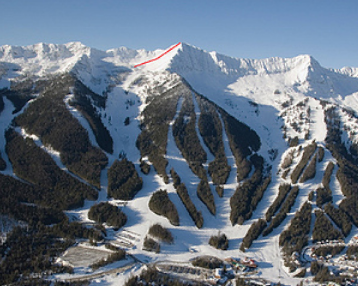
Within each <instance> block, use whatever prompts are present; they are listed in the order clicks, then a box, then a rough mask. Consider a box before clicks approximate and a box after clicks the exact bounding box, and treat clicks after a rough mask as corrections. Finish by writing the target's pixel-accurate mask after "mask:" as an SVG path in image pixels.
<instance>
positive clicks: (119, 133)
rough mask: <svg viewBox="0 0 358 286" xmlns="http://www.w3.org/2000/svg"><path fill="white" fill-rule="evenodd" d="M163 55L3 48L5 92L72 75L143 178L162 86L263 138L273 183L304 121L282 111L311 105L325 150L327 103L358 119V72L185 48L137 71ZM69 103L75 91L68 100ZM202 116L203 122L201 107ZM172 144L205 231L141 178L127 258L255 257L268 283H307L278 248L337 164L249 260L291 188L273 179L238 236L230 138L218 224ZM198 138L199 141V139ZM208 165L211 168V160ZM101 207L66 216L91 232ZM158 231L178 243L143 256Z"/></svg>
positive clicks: (131, 208) (119, 280) (155, 183)
mask: <svg viewBox="0 0 358 286" xmlns="http://www.w3.org/2000/svg"><path fill="white" fill-rule="evenodd" d="M164 51H165V50H155V51H145V50H131V49H128V48H125V47H121V48H118V49H111V50H108V51H99V50H96V49H93V48H89V47H86V46H84V45H83V44H81V43H78V42H73V43H68V44H64V45H55V44H44V43H40V44H36V45H32V46H26V47H17V46H2V47H0V88H3V87H9V86H10V81H19V80H22V79H24V78H25V77H27V76H31V77H34V78H36V77H43V76H45V77H46V76H49V75H53V74H61V73H64V72H72V73H74V74H75V75H77V76H78V77H79V79H80V80H82V81H83V83H84V84H86V85H87V86H88V87H90V88H91V89H92V90H93V91H95V92H97V93H99V94H105V95H106V96H107V104H106V108H105V109H102V110H101V111H100V112H101V116H102V120H103V123H104V125H105V126H106V127H107V129H108V130H109V132H110V134H111V136H112V138H113V141H114V152H113V155H111V154H107V156H108V158H109V166H110V165H111V164H112V163H113V162H114V160H116V159H117V158H118V154H119V153H121V152H124V153H125V154H126V156H127V158H128V159H129V160H131V161H132V162H134V163H135V165H136V168H137V171H138V172H140V168H139V159H140V153H139V151H138V150H137V148H136V147H135V142H136V138H137V136H138V134H139V133H140V129H139V123H140V118H141V117H140V116H141V114H140V113H141V111H142V110H143V109H144V108H145V106H146V103H145V100H146V97H147V95H148V92H149V91H152V90H151V87H152V86H153V85H162V86H163V88H164V89H168V88H170V87H173V86H174V85H176V84H177V83H178V80H179V76H181V77H183V78H184V79H185V80H186V81H187V82H188V83H189V84H190V85H191V87H192V88H193V89H194V90H195V91H196V92H198V93H201V94H203V95H204V96H206V97H207V98H209V99H210V100H211V101H213V102H214V103H216V104H217V105H219V106H220V107H222V108H224V109H225V110H226V111H227V112H228V113H230V114H231V115H233V116H234V117H236V118H237V119H239V120H240V121H243V122H244V123H247V124H248V125H249V126H250V127H251V128H253V129H254V130H255V131H256V132H257V133H258V134H259V136H260V138H261V143H262V146H261V149H260V151H259V153H260V154H261V155H262V156H264V158H265V159H266V161H267V162H270V163H271V164H272V165H273V170H272V172H273V173H277V172H278V170H279V164H280V162H281V159H282V158H284V157H285V155H286V154H287V142H285V140H284V139H283V138H282V135H283V133H282V130H281V127H282V125H283V124H284V123H287V122H289V121H290V120H291V121H292V120H294V119H295V117H296V115H295V114H294V112H296V111H293V109H292V110H291V111H290V109H289V108H288V109H286V108H284V107H283V104H284V103H286V102H290V108H291V107H292V106H294V105H295V104H297V103H298V102H300V101H303V100H304V99H305V98H309V106H310V108H311V116H310V121H309V123H307V122H306V121H305V123H303V125H302V126H303V127H302V129H303V130H306V129H309V131H310V139H311V140H316V142H317V143H318V144H323V142H324V140H325V137H326V132H327V130H326V125H325V123H324V110H323V107H322V106H321V105H320V104H319V99H325V100H329V101H332V103H337V104H341V105H343V106H345V107H347V108H348V109H353V110H355V111H357V112H358V69H357V68H343V69H341V70H332V69H326V68H323V67H321V66H320V65H319V63H318V62H317V61H316V60H315V59H313V58H312V57H311V56H308V55H301V56H297V57H294V58H269V59H262V60H251V59H237V58H231V57H227V56H224V55H221V54H218V53H216V52H206V51H204V50H202V49H199V48H196V47H193V46H191V45H188V44H181V45H179V46H178V47H177V48H175V49H173V50H172V51H170V52H169V53H167V54H166V55H165V56H163V57H162V58H160V59H159V60H157V61H154V62H152V63H148V64H146V65H143V66H140V67H138V68H134V65H135V64H139V63H141V62H144V61H147V60H149V59H153V58H156V57H158V56H159V55H160V54H162V53H163V52H164ZM178 75H179V76H178ZM70 96H71V93H70V91H69V95H68V97H67V98H70ZM4 101H5V109H4V111H3V112H2V113H1V114H0V119H1V120H0V132H2V133H4V132H5V130H6V128H7V127H8V126H9V124H10V123H11V120H12V119H13V117H14V116H16V114H12V113H11V112H12V110H13V107H12V104H11V103H10V101H8V100H7V99H5V100H4ZM179 105H180V104H179ZM179 107H180V106H178V108H179ZM195 107H196V112H198V107H197V106H195ZM67 108H68V109H69V110H70V111H71V113H72V114H73V115H74V116H75V117H76V118H77V119H78V120H79V122H80V123H81V124H82V125H83V126H84V128H86V130H88V132H89V135H90V139H91V142H92V143H93V144H94V145H96V140H95V138H94V135H93V132H92V130H91V129H90V127H89V125H88V123H87V122H86V120H85V119H84V118H83V117H82V116H81V114H80V113H79V112H78V111H77V110H76V109H74V108H73V107H70V106H69V105H67ZM285 110H286V111H287V116H286V117H282V118H281V117H280V115H281V113H282V112H283V111H285ZM340 115H341V119H342V120H343V123H342V124H344V125H345V126H349V127H350V128H351V129H353V128H355V127H356V124H357V122H356V120H355V119H354V118H353V119H352V118H351V117H349V116H348V115H347V114H346V113H342V114H340ZM127 117H128V118H129V120H130V124H129V125H127V126H125V125H124V121H125V119H126V118H127ZM291 121H290V122H291ZM305 128H306V129H305ZM288 133H289V135H290V136H293V135H297V134H296V133H295V131H294V130H293V129H290V130H288ZM23 135H24V134H23ZM25 135H26V134H25ZM168 135H169V137H168V145H167V150H168V152H167V154H166V156H167V159H168V162H169V166H168V169H167V170H170V168H171V167H174V168H175V170H176V171H177V172H178V174H179V175H180V177H181V178H182V180H183V181H184V183H185V184H186V186H187V188H188V191H189V193H190V196H191V199H192V200H193V202H194V204H195V206H196V207H197V209H198V210H200V211H202V213H203V217H204V227H203V229H200V230H199V229H197V228H196V227H195V225H194V223H193V221H192V219H191V218H190V216H189V214H188V212H187V211H186V209H185V208H184V206H183V204H182V203H181V201H180V199H179V197H178V196H177V195H176V191H175V189H174V187H173V185H172V183H171V182H170V183H169V184H167V185H166V184H165V183H164V182H163V180H162V179H161V178H160V177H159V176H158V175H156V174H155V172H154V171H153V168H152V170H151V172H150V173H149V174H148V175H147V176H145V175H142V174H141V176H142V178H143V189H142V190H141V191H140V192H139V193H138V194H137V196H136V197H135V198H134V199H133V200H132V201H129V202H128V204H127V205H126V206H124V207H123V208H122V210H123V211H124V212H125V213H126V214H127V216H128V222H127V224H126V226H125V231H130V232H133V233H135V234H136V235H137V238H138V239H137V240H136V241H134V242H133V243H134V247H133V248H132V249H130V250H129V252H130V253H131V254H134V255H135V256H136V257H138V258H140V259H141V260H143V261H148V262H155V261H162V260H170V261H189V260H190V259H191V258H194V257H196V256H198V255H213V256H218V257H221V258H225V257H228V256H232V257H237V258H239V257H241V258H244V257H245V256H249V257H252V258H253V259H255V260H257V261H258V265H259V274H258V275H259V276H260V277H263V278H267V279H269V280H272V281H276V282H278V281H279V280H280V281H281V282H283V283H285V284H287V285H296V284H297V283H299V281H300V280H299V279H296V278H292V277H291V275H289V274H288V273H287V272H286V269H285V267H284V265H283V261H282V258H281V253H280V249H279V246H278V238H279V235H280V233H281V232H282V230H283V229H284V228H285V227H287V225H288V224H289V221H290V219H291V218H292V217H293V215H294V212H295V211H297V210H298V209H299V208H300V206H302V204H303V203H304V201H306V200H307V196H308V193H309V191H310V190H312V189H315V188H316V187H317V186H319V185H320V183H321V180H322V177H323V172H324V168H325V166H326V165H327V164H328V162H329V161H334V160H333V158H332V156H330V154H326V156H325V159H324V161H323V162H321V163H320V164H319V165H318V170H319V171H318V174H317V176H316V178H315V179H314V180H311V181H308V182H305V183H302V184H300V190H301V191H300V193H299V196H298V198H297V200H296V203H295V205H294V206H293V208H292V210H291V213H290V214H289V215H288V216H287V218H286V219H285V221H284V223H283V224H282V225H280V226H279V227H278V228H276V229H275V230H274V231H273V233H272V234H271V235H269V236H267V237H265V238H263V237H259V239H258V240H256V241H255V242H254V243H253V245H252V247H251V248H250V249H249V250H248V251H247V252H246V253H242V252H241V251H240V250H239V246H240V243H241V241H242V238H243V237H244V236H245V234H246V232H247V230H248V229H249V227H250V225H251V224H252V222H254V221H255V220H257V219H258V218H261V217H263V216H264V214H265V212H266V210H267V208H268V207H269V205H270V204H271V203H272V201H273V200H274V199H275V197H276V195H277V193H278V186H279V184H280V183H282V182H285V180H284V179H282V178H281V177H280V176H274V178H275V179H274V180H273V181H272V182H271V184H270V186H269V188H268V189H267V191H266V192H265V194H264V197H263V199H262V201H261V202H260V203H259V205H258V207H257V209H256V210H255V212H254V214H253V217H252V219H251V220H249V221H246V222H245V223H244V225H242V226H238V225H235V226H232V225H231V223H230V221H229V215H230V197H231V196H232V194H233V192H234V191H235V189H236V187H237V186H238V182H237V180H236V165H235V160H234V158H233V154H232V153H231V150H230V148H229V144H228V139H227V135H226V134H225V130H223V138H224V146H225V152H226V156H227V158H228V162H229V164H230V166H231V173H230V176H229V179H228V181H227V183H226V184H225V185H224V189H225V191H224V197H223V198H219V196H218V195H217V194H216V192H215V191H214V190H213V194H214V199H215V204H216V207H217V213H218V214H217V215H216V216H212V215H211V214H210V213H209V212H208V210H207V208H206V207H205V205H204V204H203V203H202V202H201V201H200V200H199V199H198V198H197V196H196V187H197V184H198V183H199V179H198V178H197V177H196V176H195V175H194V174H193V173H192V171H191V170H190V168H189V167H188V165H187V163H186V162H185V159H184V158H183V156H182V154H181V153H180V151H179V150H178V148H177V147H176V145H175V141H174V138H173V136H172V132H169V134H168ZM198 135H199V137H200V134H199V132H198ZM1 136H4V134H2V135H1ZM26 136H31V135H26ZM349 136H351V137H352V138H354V139H353V140H357V139H356V134H355V133H354V134H353V133H349V134H347V136H346V137H347V138H348V137H349ZM2 138H3V137H2ZM299 138H300V139H302V138H303V135H302V134H301V135H300V136H299ZM200 139H201V138H200ZM0 142H1V144H0V151H1V155H2V157H3V158H4V159H5V161H6V163H7V169H6V170H5V172H3V173H5V174H10V175H13V173H12V172H13V171H12V168H11V164H10V162H9V160H8V158H7V156H6V153H5V140H3V139H2V140H0ZM270 150H276V152H277V159H275V158H273V157H272V156H270V155H269V153H268V151H270ZM46 151H47V152H50V153H52V155H53V156H55V155H56V156H58V154H57V153H56V150H48V149H47V150H46ZM206 151H207V149H206ZM207 152H208V151H207ZM326 153H327V152H326ZM208 155H210V154H208ZM208 158H209V161H208V163H209V162H210V160H212V156H208ZM298 160H299V157H296V158H295V159H294V164H296V163H297V162H298ZM59 164H60V163H59ZM335 172H336V169H335ZM331 184H332V186H333V185H334V188H332V189H334V203H335V204H336V203H338V202H339V201H340V200H341V199H342V198H343V196H342V194H341V192H340V189H339V184H338V182H337V180H334V181H333V182H332V183H331ZM107 185H108V179H107V170H104V171H103V172H102V176H101V192H100V195H99V199H98V201H97V202H100V201H104V200H108V199H107V198H106V189H107ZM158 189H166V190H167V191H168V194H169V197H170V199H171V200H172V201H173V202H174V204H175V205H176V207H177V209H178V212H179V216H180V226H179V227H174V226H172V225H171V224H170V223H169V222H168V220H167V219H166V218H164V217H161V216H158V215H156V214H154V213H153V212H151V211H150V210H149V207H148V202H149V199H150V195H151V194H152V193H153V192H154V191H156V190H158ZM110 202H111V203H113V204H119V205H123V203H124V202H121V201H118V200H111V199H110ZM94 203H95V202H89V201H86V203H85V206H84V207H83V208H81V209H78V210H75V211H69V212H68V215H69V216H70V217H73V218H76V219H79V220H82V221H84V222H86V223H89V222H91V221H90V220H89V219H88V217H87V213H88V210H89V208H90V207H91V206H92V205H93V204H94ZM154 223H160V224H162V225H163V226H165V227H167V228H168V229H170V231H171V232H172V234H173V236H174V239H175V243H174V244H172V245H167V244H164V243H162V248H161V253H160V254H152V253H149V252H144V251H143V250H142V244H143V240H144V237H145V236H146V234H147V232H148V229H149V227H150V226H151V225H152V224H154ZM219 230H220V231H221V232H222V233H225V234H226V235H227V237H228V238H229V240H230V248H229V251H226V252H225V251H220V250H217V249H214V248H212V247H210V246H209V245H208V240H209V238H210V236H211V235H213V234H216V233H217V232H218V231H219ZM121 232H123V230H120V231H119V232H114V231H110V230H109V238H112V239H118V237H119V236H120V234H121ZM133 269H134V270H133V272H132V271H126V272H125V273H123V274H122V275H119V276H117V277H113V276H105V277H104V278H99V279H96V280H95V281H94V282H93V285H122V284H123V282H124V281H125V280H126V279H128V278H129V277H130V275H132V274H133V273H138V267H134V268H133ZM75 272H76V269H75Z"/></svg>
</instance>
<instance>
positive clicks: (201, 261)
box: [191, 256, 224, 269]
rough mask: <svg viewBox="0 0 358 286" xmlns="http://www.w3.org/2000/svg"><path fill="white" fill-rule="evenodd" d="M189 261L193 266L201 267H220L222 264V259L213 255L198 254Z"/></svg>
mask: <svg viewBox="0 0 358 286" xmlns="http://www.w3.org/2000/svg"><path fill="white" fill-rule="evenodd" d="M191 263H192V264H193V266H195V267H201V268H206V269H215V268H221V267H222V266H223V265H224V263H223V261H222V260H220V259H219V258H217V257H214V256H199V257H196V258H194V260H193V261H192V262H191Z"/></svg>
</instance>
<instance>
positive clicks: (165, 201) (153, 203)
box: [148, 190, 179, 226]
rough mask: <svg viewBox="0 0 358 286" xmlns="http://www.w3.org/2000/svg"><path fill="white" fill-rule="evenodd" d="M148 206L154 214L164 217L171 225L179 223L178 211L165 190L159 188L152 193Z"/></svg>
mask: <svg viewBox="0 0 358 286" xmlns="http://www.w3.org/2000/svg"><path fill="white" fill-rule="evenodd" d="M148 206H149V209H150V210H151V211H152V212H154V213H155V214H157V215H161V216H164V217H166V218H167V219H168V220H169V221H170V223H171V224H172V225H174V226H178V225H179V214H178V211H177V209H176V207H175V205H174V204H173V202H172V201H171V200H170V199H169V196H168V193H167V191H166V190H159V191H157V192H155V193H153V195H152V196H151V198H150V200H149V203H148Z"/></svg>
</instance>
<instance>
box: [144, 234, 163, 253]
mask: <svg viewBox="0 0 358 286" xmlns="http://www.w3.org/2000/svg"><path fill="white" fill-rule="evenodd" d="M143 250H146V251H152V252H155V253H159V252H160V244H159V243H158V242H157V241H155V240H154V239H153V238H150V237H148V236H146V237H145V238H144V241H143Z"/></svg>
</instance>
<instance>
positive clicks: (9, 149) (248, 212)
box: [0, 43, 358, 285]
mask: <svg viewBox="0 0 358 286" xmlns="http://www.w3.org/2000/svg"><path fill="white" fill-rule="evenodd" d="M164 51H165V50H156V51H152V52H148V51H144V50H138V51H136V50H130V49H128V48H124V47H122V48H118V49H113V50H108V51H99V50H96V49H92V48H90V47H86V46H84V45H82V44H81V43H68V44H65V45H54V44H42V43H41V44H36V45H32V46H27V47H15V46H2V47H0V119H1V120H0V134H2V135H1V136H3V137H2V140H0V192H1V195H2V198H3V200H2V202H1V203H0V206H1V208H0V210H1V223H2V225H3V228H2V229H1V230H2V233H1V237H2V241H3V243H2V245H1V248H0V253H1V257H2V260H1V261H2V262H1V263H0V273H2V275H0V276H1V278H0V279H2V280H0V281H1V284H4V283H13V282H14V281H20V284H21V283H25V282H26V281H27V280H31V279H34V277H35V276H36V275H34V273H49V270H50V269H51V271H52V272H53V273H57V274H53V275H52V276H49V277H50V280H51V279H52V280H55V279H60V280H61V279H70V278H71V277H76V275H77V276H78V275H82V274H85V272H86V270H84V269H87V268H88V265H85V266H83V265H82V266H79V265H80V264H77V263H79V262H76V263H71V262H68V261H67V260H66V258H65V257H66V253H68V251H71V249H75V247H74V245H75V243H76V242H77V243H78V242H79V241H82V242H88V243H91V244H92V246H91V247H90V249H92V250H93V251H103V249H104V248H105V247H104V245H105V244H108V243H110V244H111V246H110V247H112V249H111V251H115V250H113V249H116V247H117V248H118V247H120V248H124V249H126V251H127V253H128V254H130V255H134V256H135V257H137V259H139V260H140V261H145V262H146V263H149V264H150V263H160V262H162V261H171V262H183V263H184V262H185V263H189V260H190V259H194V258H196V257H198V256H202V255H212V256H216V257H218V258H221V259H224V258H226V257H228V256H231V257H235V258H242V259H243V258H245V257H246V256H249V257H251V258H253V259H255V260H256V261H257V262H258V266H259V268H258V272H257V273H256V274H253V275H254V276H255V275H259V276H260V277H262V278H266V279H268V280H270V281H273V282H278V281H281V282H283V283H286V284H288V285H292V284H293V283H296V284H297V283H299V282H300V279H302V277H306V278H309V279H311V278H313V277H314V276H316V277H318V278H317V279H321V278H322V277H323V275H326V276H327V275H328V274H327V273H326V274H324V273H323V270H322V269H325V268H324V267H323V268H322V269H321V270H320V271H318V272H316V273H315V271H312V269H311V270H310V264H309V263H308V264H307V263H305V262H306V260H307V255H306V257H305V252H306V250H307V249H308V247H313V246H314V247H316V245H318V242H321V241H328V242H329V243H328V244H329V246H327V247H331V248H332V245H331V242H333V241H338V240H339V241H341V242H342V241H343V242H344V243H345V244H346V245H348V244H349V243H352V242H353V241H354V237H355V236H356V235H357V234H358V230H357V226H358V212H357V205H358V200H357V197H358V196H357V194H356V183H357V182H356V178H358V168H357V161H358V145H357V134H356V131H355V129H356V127H357V126H358V117H357V112H358V103H357V102H358V101H357V100H356V99H357V96H358V76H357V75H358V72H357V69H355V68H344V69H341V70H332V69H326V68H323V67H322V66H320V64H319V63H318V62H317V61H316V60H315V59H313V58H312V57H310V56H308V55H302V56H298V57H295V58H290V59H285V58H270V59H262V60H250V59H236V58H230V57H227V56H224V55H220V54H218V53H216V52H206V51H204V50H201V49H199V48H196V47H193V46H191V45H188V44H180V45H179V46H178V47H176V48H175V49H173V50H171V51H170V52H168V53H167V54H165V56H163V57H161V58H159V59H158V60H156V61H153V62H151V63H148V64H145V65H142V66H140V67H137V68H134V65H136V64H138V63H141V62H145V61H147V60H150V59H153V58H156V57H158V56H160V55H161V54H163V52H164ZM89 216H90V217H89ZM157 223H158V224H160V225H161V226H162V228H161V227H160V226H159V227H158V226H156V227H153V225H155V224H157ZM24 226H26V227H24ZM153 229H155V230H153ZM166 230H169V231H170V234H171V235H172V240H171V242H170V243H167V242H163V241H162V240H161V239H160V237H161V236H160V235H159V234H158V233H157V232H162V235H163V236H165V237H166V238H168V237H170V235H169V234H168V232H166ZM153 233H154V235H153ZM163 233H164V234H163ZM218 233H219V234H220V235H221V234H225V238H226V239H227V241H228V244H226V245H225V248H227V250H228V251H225V250H223V249H216V248H215V247H213V246H212V245H215V243H211V244H212V245H210V244H209V240H210V241H211V242H212V241H215V239H216V235H217V234H218ZM156 235H159V236H156ZM217 237H220V236H219V235H218V236H217ZM19 241H21V243H20V244H19ZM95 245H97V246H95ZM71 246H72V248H69V247H71ZM107 247H109V246H107ZM113 247H114V248H113ZM66 249H67V251H66ZM318 249H321V248H320V247H318ZM65 251H66V252H65ZM106 251H107V250H106ZM335 251H336V252H337V253H336V255H340V254H339V253H340V252H342V251H343V249H340V250H339V251H338V250H337V249H335ZM322 252H323V251H322ZM332 252H333V250H329V251H328V252H327V251H326V254H327V253H332ZM39 253H43V258H42V259H40V260H39V259H37V258H36V257H37V256H38V255H39ZM342 253H344V251H343V252H342ZM116 255H118V256H116V257H117V258H118V259H119V257H121V258H123V257H122V256H121V255H119V254H118V253H117V254H116ZM296 255H297V256H298V257H296ZM112 258H113V257H112ZM113 259H114V258H113ZM127 259H128V258H127ZM310 259H311V258H310ZM55 261H57V263H55ZM61 261H62V262H61ZM66 261H67V262H66ZM309 261H311V260H309ZM59 262H61V263H59ZM101 263H102V262H101ZM312 263H316V262H312ZM312 263H311V264H312ZM19 265H20V266H19ZM100 265H102V264H96V267H99V268H100V269H106V268H103V267H101V266H100ZM312 265H313V264H312ZM327 265H328V266H327ZM327 265H324V266H325V267H330V269H331V270H335V271H336V270H337V269H336V268H334V266H332V265H330V264H327ZM86 267H87V268H86ZM311 267H312V266H311ZM135 269H136V268H133V269H130V270H128V271H127V272H124V273H123V274H121V275H120V276H119V277H118V278H117V280H116V279H112V278H110V277H107V276H106V277H105V278H102V279H103V280H106V281H107V282H108V283H124V281H126V279H128V278H129V277H130V275H131V274H133V273H137V272H135V271H139V269H137V270H135ZM324 271H326V270H324ZM66 272H68V273H71V272H74V275H70V274H59V273H66ZM20 274H23V275H21V276H20ZM298 276H300V277H298ZM326 276H324V278H322V279H328V280H334V279H339V278H338V276H337V277H333V276H329V275H328V276H329V277H328V276H327V277H326ZM18 279H20V280H18ZM120 281H121V282H120Z"/></svg>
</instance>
